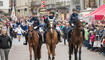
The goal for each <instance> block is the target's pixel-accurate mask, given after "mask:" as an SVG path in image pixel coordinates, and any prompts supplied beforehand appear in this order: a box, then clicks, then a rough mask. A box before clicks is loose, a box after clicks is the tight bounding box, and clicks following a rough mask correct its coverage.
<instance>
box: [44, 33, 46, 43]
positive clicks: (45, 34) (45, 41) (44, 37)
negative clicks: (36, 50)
mask: <svg viewBox="0 0 105 60" xmlns="http://www.w3.org/2000/svg"><path fill="white" fill-rule="evenodd" d="M44 43H46V31H45V32H44Z"/></svg>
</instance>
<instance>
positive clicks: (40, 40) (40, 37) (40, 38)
mask: <svg viewBox="0 0 105 60" xmlns="http://www.w3.org/2000/svg"><path fill="white" fill-rule="evenodd" d="M38 35H39V43H41V42H42V35H41V33H40V31H38Z"/></svg>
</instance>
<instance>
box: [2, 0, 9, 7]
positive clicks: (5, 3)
mask: <svg viewBox="0 0 105 60" xmlns="http://www.w3.org/2000/svg"><path fill="white" fill-rule="evenodd" d="M0 9H9V0H0Z"/></svg>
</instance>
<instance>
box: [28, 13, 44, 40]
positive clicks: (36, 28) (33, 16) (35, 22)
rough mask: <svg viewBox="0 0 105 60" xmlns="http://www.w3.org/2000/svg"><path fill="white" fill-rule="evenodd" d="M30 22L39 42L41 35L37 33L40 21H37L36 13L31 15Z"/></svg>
mask: <svg viewBox="0 0 105 60" xmlns="http://www.w3.org/2000/svg"><path fill="white" fill-rule="evenodd" d="M30 22H31V23H33V27H34V30H37V31H38V35H39V40H40V41H42V35H41V33H40V31H39V28H40V21H39V18H38V16H37V12H33V13H32V18H31V19H30Z"/></svg>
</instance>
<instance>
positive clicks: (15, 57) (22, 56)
mask: <svg viewBox="0 0 105 60" xmlns="http://www.w3.org/2000/svg"><path fill="white" fill-rule="evenodd" d="M23 42H24V37H22V39H21V41H20V42H19V41H18V40H17V39H14V40H13V46H12V48H11V50H10V54H9V60H30V59H29V50H28V46H26V45H23ZM41 53H42V54H41V60H48V54H47V48H46V45H45V44H43V46H42V50H41ZM33 60H34V58H33ZM55 60H69V56H68V45H64V44H63V42H62V43H59V44H58V45H57V47H56V57H55ZM72 60H74V56H72ZM82 60H105V56H103V55H102V54H99V53H97V52H91V51H89V50H87V49H86V48H85V47H82Z"/></svg>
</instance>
